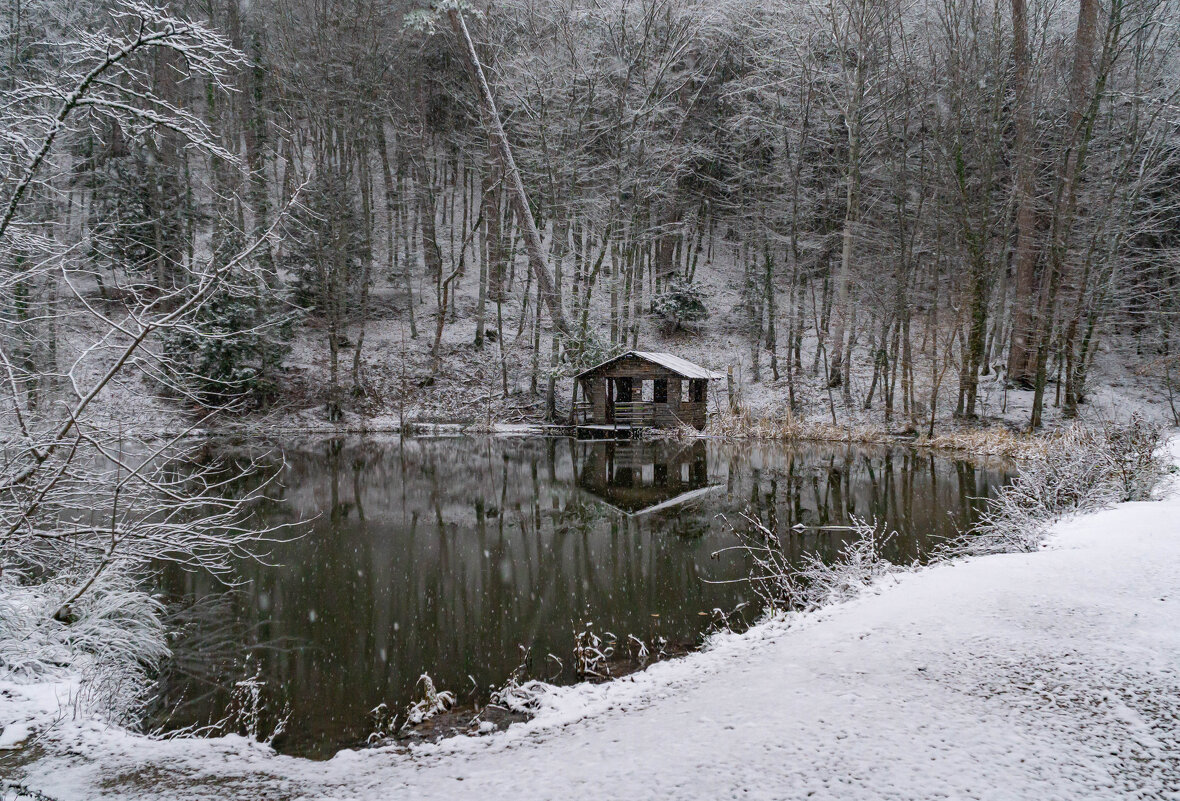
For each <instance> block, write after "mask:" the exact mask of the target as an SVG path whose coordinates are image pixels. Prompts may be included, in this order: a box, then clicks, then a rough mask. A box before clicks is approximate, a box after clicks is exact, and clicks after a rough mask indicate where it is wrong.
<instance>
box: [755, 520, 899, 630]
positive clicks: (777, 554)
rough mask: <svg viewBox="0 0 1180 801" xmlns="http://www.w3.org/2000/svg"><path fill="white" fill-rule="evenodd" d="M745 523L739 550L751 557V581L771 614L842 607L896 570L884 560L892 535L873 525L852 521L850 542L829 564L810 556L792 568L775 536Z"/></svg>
mask: <svg viewBox="0 0 1180 801" xmlns="http://www.w3.org/2000/svg"><path fill="white" fill-rule="evenodd" d="M745 519H746V522H747V523H748V524H749V529H748V530H746V531H738V532H737V533H738V536H739V537H741V539H742V544H741V545H739V546H737V547H738V550H740V551H742V552H744V553H745V554H747V556H749V558H750V560H751V562H752V567H751V572H750V581H751V583H752V585H753V587H754V589H755V591H756V592H757V593H758V594H759V596H761V598H762V599H763V601H765V603H766V605H767V607H769V608H771V609H795V610H804V611H805V610H809V609H817V608H819V607H821V606H826V605H827V604H832V603H840V602H842V601H846V600H849V599H851V598H853V597H855V596H856V594H857V593H859V592H860V591H861V590H862V589H864V588H865V587H867V586H868V585H870V584H872V583H873V581H875V580H876V579H878V578H880V577H881V576H884V575H886V574H888V573H892V572H894V571H896V570H898V569H899V568H898V567H897V566H896V565H894V564H893V563H892V562H890V561H889V560H888V559H886V558H885V557H884V547H885V544H886V543H887V542H888V541H889V540H890V538H892V537H894V536H896V532H886V531H885V530H884V528H883V527H881V526H879V525H878V524H877V523H876V521H874V522H873V523H869V522H868V521H866V520H864V519H862V518H858V517H853V518H852V523H851V525H850V526H848V530H849V531H851V532H853V539H852V540H851V541H850V542H849V543H848V544H847V545H845V546H844V548H843V549H842V550H841V552H840V555H839V556H837V557H836V559H834V560H832V561H831V562H825V561H823V559H821V558H820V557H819V556H818V555H816V554H813V553H809V554H806V555H805V556H804V557H803V559H802V561H801V562H800V563H792V562H791V561H790V560H789V559H788V557H787V555H786V552H785V551H784V549H783V547H782V542H781V541H780V540H779V537H778V534H776V533H775V532H774V531H772V530H771V529H770V528H768V527H767V526H765V525H763V524H762V523H761V522H760V521H758V520H756V519H754V518H752V517H749V516H746V517H745Z"/></svg>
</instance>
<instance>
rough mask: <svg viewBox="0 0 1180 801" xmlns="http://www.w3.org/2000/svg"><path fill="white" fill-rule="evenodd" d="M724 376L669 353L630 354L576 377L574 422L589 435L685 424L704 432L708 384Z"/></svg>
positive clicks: (608, 361) (639, 352)
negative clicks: (579, 393) (580, 397)
mask: <svg viewBox="0 0 1180 801" xmlns="http://www.w3.org/2000/svg"><path fill="white" fill-rule="evenodd" d="M722 377H723V376H722V374H721V373H715V372H713V371H712V370H708V369H706V368H704V367H701V366H700V365H697V364H693V363H692V362H690V361H688V360H687V359H681V358H680V357H679V356H673V355H672V354H671V353H650V352H646V351H637V350H632V351H628V352H627V353H624V354H623V355H621V356H616V357H615V358H613V359H608V360H607V361H605V362H603V363H602V364H599V365H597V366H595V367H591V368H590V369H589V370H584V371H582V372H581V373H579V374H578V376H577V378H576V379H575V381H576V389H575V392H577V391H581V395H582V400H581V401H580V402H575V404H574V423H575V424H576V425H578V426H579V428H581V429H582V430H583V431H584V432H585V433H589V434H593V433H595V432H596V431H611V430H627V431H630V430H633V429H637V428H672V427H675V426H677V425H681V424H683V425H690V426H692V427H693V428H695V429H697V430H700V429H703V428H704V427H705V415H706V412H707V403H708V399H709V382H710V381H713V380H716V379H719V378H722ZM576 400H577V398H576V395H575V401H576Z"/></svg>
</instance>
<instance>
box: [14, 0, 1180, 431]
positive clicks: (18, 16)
mask: <svg viewBox="0 0 1180 801" xmlns="http://www.w3.org/2000/svg"><path fill="white" fill-rule="evenodd" d="M448 9H449V11H448ZM1178 13H1180V9H1177V7H1176V4H1175V3H1173V2H1169V0H1110V1H1109V2H1099V0H1079V2H1077V3H1068V4H1061V3H1056V2H1041V0H1032V2H1029V1H1028V0H1010V2H998V0H997V2H983V1H982V0H942V1H940V2H934V1H931V2H920V1H919V2H903V1H901V0H815V1H814V2H808V3H796V2H777V0H765V1H763V2H737V1H736V0H722V1H721V2H703V1H702V2H697V1H695V0H503V1H502V2H495V3H466V2H462V3H442V4H439V6H438V7H430V6H427V5H426V4H423V3H414V2H396V1H395V2H372V1H371V0H268V1H267V2H259V1H258V0H254V1H253V2H241V0H228V1H223V0H210V2H187V1H186V2H174V3H169V4H168V5H167V6H166V7H155V6H147V5H144V4H141V3H139V2H137V1H134V0H119V1H118V2H99V1H96V2H81V3H75V2H69V0H14V2H13V3H11V4H10V7H9V9H8V11H7V13H6V15H5V17H6V18H5V20H4V23H5V24H4V27H3V40H4V51H5V54H6V55H5V58H4V67H3V70H2V72H0V84H2V85H3V87H4V94H5V97H6V100H5V102H4V104H3V107H2V108H0V130H3V132H4V136H3V140H2V142H0V170H2V171H3V174H4V193H3V194H4V197H3V203H4V207H5V212H4V216H3V219H2V221H0V248H2V252H0V259H2V260H3V264H4V267H3V269H4V275H5V280H4V284H3V287H4V289H3V292H4V298H3V308H4V312H3V314H4V331H5V334H4V336H5V342H6V344H5V351H6V353H5V361H6V369H7V371H8V375H9V379H10V380H9V382H8V383H9V385H10V386H9V389H10V392H9V393H8V394H9V403H14V404H16V405H17V406H18V407H24V408H25V409H26V413H28V410H29V409H35V408H36V407H37V406H38V404H42V405H44V404H45V403H51V402H52V400H53V398H54V397H55V393H56V392H58V391H60V389H61V387H62V385H63V384H68V383H69V380H70V376H71V374H72V373H71V371H76V370H77V369H78V365H77V364H72V363H73V362H74V360H75V359H77V360H79V361H84V362H87V363H91V364H93V365H95V367H94V369H101V367H102V366H103V365H107V364H109V363H110V362H112V361H115V360H117V359H118V358H119V355H118V354H119V353H120V350H119V348H120V347H121V345H122V344H125V343H123V340H125V339H127V338H131V339H134V338H136V337H137V336H140V335H141V334H142V336H143V343H144V348H143V350H142V351H139V352H137V355H136V356H135V357H134V359H133V361H134V362H135V363H136V367H137V368H138V370H139V372H140V373H141V374H142V375H141V377H142V381H141V383H140V384H138V385H137V388H135V389H134V390H133V394H135V395H137V396H142V395H150V396H152V397H153V398H159V399H162V402H163V403H165V405H166V407H167V408H173V409H174V408H176V404H177V403H179V404H180V405H181V406H183V407H184V408H187V409H188V410H190V411H191V412H193V413H195V414H198V415H199V414H201V413H202V411H203V410H209V409H219V408H223V407H225V406H227V405H232V406H235V407H237V408H239V409H244V410H245V411H246V412H266V410H270V411H271V413H272V414H274V413H276V410H283V411H282V414H285V415H290V414H292V413H294V412H297V411H299V410H303V409H306V410H309V414H308V415H307V416H306V417H307V419H309V420H310V419H315V420H319V421H324V420H327V421H329V422H331V421H338V420H341V419H342V418H343V417H344V416H345V415H347V414H351V415H361V416H362V417H363V416H365V415H372V414H374V413H379V412H386V413H389V412H390V411H391V410H393V409H396V410H398V414H399V415H400V416H402V417H403V418H404V416H405V415H406V414H407V409H409V410H411V414H413V413H417V414H419V415H423V414H425V415H429V414H431V413H432V411H433V413H434V414H435V415H436V416H441V417H443V418H445V416H446V414H447V413H448V412H449V413H450V414H452V415H453V416H457V417H458V418H459V419H464V415H466V416H467V417H468V418H469V417H470V416H471V415H472V414H473V412H472V408H478V409H479V410H480V411H479V414H481V415H482V414H484V412H483V411H482V410H483V409H485V408H486V409H487V412H486V413H487V414H488V415H490V416H496V417H498V418H501V419H529V420H542V419H550V420H556V419H561V417H562V415H563V414H565V412H566V408H567V406H568V404H567V397H568V393H567V391H566V390H565V389H564V387H566V386H568V381H567V379H568V377H569V376H570V375H572V374H573V373H575V372H577V370H578V369H581V368H582V367H586V366H589V365H591V364H593V363H595V362H596V361H600V360H601V358H602V357H604V356H608V355H611V354H613V353H615V352H619V351H621V350H623V349H626V348H639V349H643V348H645V347H646V348H647V349H648V350H656V349H658V350H670V351H673V352H686V353H688V354H690V355H691V356H693V357H696V358H698V359H699V360H701V361H702V362H705V363H708V364H710V366H712V367H713V368H715V369H722V370H724V369H726V368H727V367H734V366H736V367H737V371H738V373H737V375H738V381H739V383H740V384H741V385H742V386H743V387H749V389H748V390H746V392H747V395H748V397H749V398H750V404H749V405H751V406H754V407H757V408H758V410H759V411H761V412H762V413H765V414H776V415H784V414H785V415H787V416H792V415H796V416H801V417H805V416H807V415H808V414H812V415H815V414H822V415H827V414H828V413H829V412H830V415H831V417H832V419H833V420H835V419H837V418H838V417H839V418H845V417H848V416H854V415H855V416H861V417H865V416H866V415H868V414H869V410H872V412H871V415H872V417H871V419H873V420H874V421H876V422H878V423H884V424H885V425H886V426H896V427H898V428H904V427H905V426H906V424H907V422H908V424H909V425H910V426H923V427H924V425H925V422H926V420H927V418H929V422H930V428H931V431H933V428H934V421H935V419H936V417H938V416H939V415H943V416H945V417H947V418H948V419H949V418H954V419H959V420H976V419H978V418H980V417H987V416H988V415H989V414H992V413H995V412H997V411H998V408H997V407H998V402H997V401H995V399H994V398H991V406H990V407H987V406H986V403H987V401H985V400H984V399H983V395H984V388H985V386H986V387H987V388H988V392H989V397H991V396H992V395H994V393H992V392H991V388H993V387H995V386H999V385H1003V387H1004V393H1005V394H1004V397H1005V401H1006V399H1007V391H1008V390H1009V389H1011V390H1014V391H1017V392H1024V393H1029V395H1028V399H1027V402H1025V403H1024V404H1023V406H1022V407H1021V414H1022V415H1023V417H1022V420H1021V422H1022V424H1023V425H1025V426H1029V427H1032V428H1037V427H1039V426H1041V424H1042V422H1043V421H1044V419H1045V415H1046V411H1045V410H1046V407H1049V408H1052V409H1056V410H1059V412H1060V416H1061V417H1063V418H1066V419H1068V418H1072V417H1076V416H1077V415H1078V414H1079V410H1081V409H1083V408H1084V405H1085V403H1086V400H1087V397H1088V395H1089V394H1090V392H1091V390H1092V389H1093V388H1094V386H1095V385H1096V384H1097V385H1100V384H1101V383H1102V381H1103V373H1102V371H1101V370H1096V368H1095V364H1096V360H1098V355H1099V354H1100V353H1102V352H1104V350H1105V351H1110V352H1111V353H1112V354H1114V355H1113V356H1112V357H1111V358H1112V360H1114V361H1116V362H1117V363H1118V364H1119V366H1120V368H1123V369H1125V370H1128V371H1130V373H1131V374H1132V375H1134V376H1137V378H1136V379H1135V380H1137V381H1141V382H1144V381H1145V382H1148V384H1149V385H1150V390H1149V394H1150V395H1152V396H1154V397H1155V398H1156V399H1157V400H1161V401H1162V400H1164V399H1165V396H1166V401H1167V402H1169V403H1170V402H1171V397H1172V391H1173V373H1175V372H1176V371H1177V364H1176V355H1175V344H1174V342H1173V340H1174V339H1175V335H1176V332H1177V326H1176V321H1177V313H1178V311H1180V286H1178V283H1177V263H1178V261H1177V245H1178V243H1180V207H1178V200H1180V191H1178V187H1180V138H1178V137H1180V132H1178V129H1177V123H1178V120H1180V109H1178V107H1177V103H1176V101H1177V97H1176V95H1177V92H1178V91H1180V81H1178V80H1177V76H1178V74H1180V72H1178V64H1177V34H1176V23H1177V20H1178ZM448 15H450V16H452V17H457V18H458V19H461V20H465V25H466V26H467V27H469V29H470V31H471V39H472V41H473V43H474V47H473V49H472V53H471V56H469V55H468V53H467V51H466V48H465V47H464V42H463V40H462V37H460V36H457V35H456V30H458V29H457V28H455V26H454V25H452V24H449V23H448V19H447V18H448ZM116 52H117V53H118V54H119V57H117V58H115V57H112V54H113V53H116ZM473 61H474V63H475V64H477V65H479V67H480V68H481V70H482V73H483V74H485V75H486V76H487V78H486V85H487V86H488V87H489V91H490V96H491V97H493V98H494V101H493V102H494V108H495V110H496V113H495V115H494V116H495V119H494V120H493V119H490V117H489V114H488V106H487V104H486V103H483V102H481V93H480V91H479V90H478V89H477V84H476V82H473V76H475V73H474V72H472V66H473ZM501 123H502V126H503V131H504V132H505V133H506V141H507V143H508V144H509V145H510V150H509V151H507V152H508V154H509V157H510V158H512V159H513V160H512V163H511V164H510V165H509V164H508V163H507V162H506V161H505V159H504V157H503V154H502V153H501V152H500V151H499V148H498V145H497V139H496V137H495V135H492V136H491V138H489V134H492V132H493V130H494V127H499V126H500V124H501ZM516 173H519V183H520V184H521V185H522V188H523V192H524V196H525V198H527V204H526V206H527V211H526V212H525V213H524V214H523V215H522V213H521V211H522V209H523V208H526V206H521V205H520V204H518V203H516V202H515V196H514V186H515V183H514V182H515V181H516V180H517V179H516V177H515V176H516ZM526 218H527V219H526ZM530 229H531V231H532V235H533V237H535V241H533V242H532V243H531V244H530V239H529V233H530ZM179 308H183V309H184V310H183V312H182V313H178V312H177V310H178V309H179ZM129 320H134V321H136V322H135V324H133V325H127V324H126V321H129ZM108 351H109V352H108ZM1098 361H1100V360H1098ZM71 365H72V366H71ZM1153 382H1154V383H1153ZM169 404H170V406H168V405H169ZM463 404H467V406H466V407H464V406H463ZM1004 405H1005V406H1007V403H1006V402H1005V404H1004ZM310 410H314V414H311V413H310Z"/></svg>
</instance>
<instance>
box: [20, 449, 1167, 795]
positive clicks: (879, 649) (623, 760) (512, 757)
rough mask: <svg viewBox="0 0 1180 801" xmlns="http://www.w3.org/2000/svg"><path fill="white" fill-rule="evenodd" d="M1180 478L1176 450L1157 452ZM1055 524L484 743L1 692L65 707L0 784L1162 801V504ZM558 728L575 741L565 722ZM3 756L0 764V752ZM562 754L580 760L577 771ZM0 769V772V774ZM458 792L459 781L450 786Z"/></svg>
mask: <svg viewBox="0 0 1180 801" xmlns="http://www.w3.org/2000/svg"><path fill="white" fill-rule="evenodd" d="M1170 447H1171V451H1172V462H1173V464H1180V441H1177V440H1176V439H1173V440H1172V442H1171V443H1170ZM1175 484H1176V481H1175V479H1174V478H1173V479H1170V480H1167V481H1165V485H1166V486H1165V488H1164V490H1163V492H1164V493H1166V495H1167V497H1165V498H1163V499H1162V500H1157V501H1151V502H1136V503H1126V504H1121V505H1119V506H1116V507H1114V508H1111V509H1108V510H1105V511H1102V512H1098V513H1095V514H1089V515H1082V516H1078V517H1075V518H1073V519H1072V520H1067V521H1064V522H1062V523H1059V524H1057V525H1056V526H1054V528H1053V531H1052V536H1051V539H1050V542H1049V545H1048V546H1047V547H1045V548H1043V549H1042V550H1039V551H1037V552H1034V553H1029V554H1007V555H999V556H985V557H976V558H971V559H964V560H958V561H954V562H950V563H944V564H940V565H936V566H934V567H931V568H927V569H923V570H919V571H916V572H904V573H899V574H891V575H890V576H887V577H886V578H885V579H884V580H881V581H878V582H877V583H875V584H874V585H873V586H872V587H871V588H870V589H869V590H867V591H866V592H864V593H862V594H861V595H860V596H858V597H857V598H855V599H854V600H852V601H849V602H846V603H843V604H838V605H835V606H831V607H825V608H823V609H820V610H818V611H816V612H811V613H805V614H797V613H796V614H791V615H787V616H782V617H778V618H773V619H770V620H768V621H765V622H763V623H761V624H759V625H757V626H755V627H754V628H753V629H751V630H750V631H748V632H746V633H744V634H741V635H733V634H724V635H719V636H717V637H715V638H714V639H713V640H712V641H711V642H710V643H709V644H708V646H707V647H706V649H705V650H703V651H701V652H698V653H695V654H691V655H689V656H687V657H684V658H682V659H678V660H674V661H670V662H662V663H658V664H655V665H653V666H651V667H649V668H648V669H647V670H645V671H643V672H642V673H638V674H634V675H632V676H628V677H625V678H622V679H619V680H616V681H613V682H610V683H607V684H603V685H585V684H583V685H576V686H572V687H561V688H552V689H549V690H547V691H546V693H545V696H544V698H543V700H542V703H541V708H540V710H539V713H538V714H537V716H536V717H535V718H533V719H532V720H530V721H528V722H525V723H520V724H516V725H513V726H512V727H510V728H509V729H508V730H507V731H505V732H502V733H498V734H494V735H491V736H488V737H479V738H471V737H461V738H453V739H450V740H445V741H443V742H441V743H438V744H433V745H421V746H418V747H417V748H415V749H414V751H413V753H412V754H409V755H407V754H405V753H404V752H403V751H402V750H401V749H397V748H376V749H372V750H365V751H348V750H345V751H341V752H340V753H339V754H337V756H336V757H335V758H333V759H332V760H329V761H328V762H319V763H317V762H309V761H306V760H301V759H297V758H292V757H284V756H277V755H275V754H273V752H271V751H270V749H268V748H266V747H264V746H261V745H259V744H257V743H252V742H250V741H248V740H245V739H244V738H241V737H236V736H234V737H222V738H217V739H211V740H185V739H173V740H151V739H149V738H146V737H143V736H140V735H134V734H131V733H128V732H125V731H120V730H116V729H112V728H109V727H104V726H102V725H100V724H98V723H96V722H93V721H84V722H79V721H71V720H66V719H65V718H68V717H69V714H68V705H67V706H65V707H62V706H61V702H60V700H59V699H62V698H68V695H69V692H70V687H69V686H68V685H66V684H63V685H57V686H51V685H31V686H30V685H14V684H11V683H4V684H0V693H2V694H3V697H4V698H5V704H4V705H3V709H4V713H3V717H4V720H3V721H0V722H3V723H5V724H6V729H5V736H4V737H3V739H4V741H5V743H6V744H7V740H9V739H10V738H9V737H8V736H7V734H8V732H9V731H10V729H9V728H8V727H10V726H13V725H16V726H17V727H18V728H17V732H18V733H20V732H21V729H20V728H19V727H23V728H24V731H25V732H29V731H36V730H37V729H39V728H41V727H44V726H45V725H46V723H48V722H49V721H50V720H52V719H54V717H56V716H57V715H58V711H59V709H61V708H64V709H66V710H67V712H65V713H64V715H63V719H61V720H59V721H58V723H57V725H56V726H55V727H54V728H53V730H52V732H51V733H50V735H49V736H48V737H47V738H45V740H44V741H43V742H41V743H40V744H39V746H38V748H39V751H40V753H39V755H38V756H37V758H36V759H34V760H33V761H31V762H30V763H29V764H26V765H23V766H20V767H17V766H15V765H14V766H13V767H12V768H11V769H9V768H6V769H5V773H6V774H10V775H12V776H13V777H18V776H19V777H20V778H21V779H22V780H23V781H24V782H26V783H27V784H28V786H29V787H31V788H35V789H37V790H39V791H42V792H45V793H46V794H47V795H48V796H49V797H50V798H54V799H62V801H67V799H83V798H86V799H89V798H106V797H109V798H144V799H148V798H161V799H163V798H168V799H188V798H192V799H198V798H213V797H217V798H227V797H230V798H257V797H265V796H268V795H272V794H273V795H278V796H281V797H290V798H307V799H312V798H358V799H367V798H378V797H382V798H384V797H388V794H389V793H390V792H391V791H396V790H398V789H403V790H405V791H406V792H407V793H408V794H409V795H408V796H407V797H411V796H412V797H415V798H451V797H454V795H455V793H456V791H457V790H458V789H459V788H460V787H461V789H462V791H463V793H464V794H465V795H466V794H468V793H470V794H472V796H473V797H488V798H498V797H512V798H554V797H558V796H565V797H574V798H576V797H585V796H588V795H593V794H597V793H599V792H601V791H602V789H603V788H607V787H627V788H628V797H631V798H640V797H670V796H677V797H686V798H698V797H699V798H717V797H728V796H729V795H731V794H736V793H739V792H742V793H743V794H744V795H746V796H747V797H755V798H758V797H766V798H782V797H796V796H800V797H801V796H804V795H807V794H808V793H814V795H813V796H812V797H819V798H825V797H830V798H915V797H931V796H936V795H945V796H949V797H956V798H984V797H999V796H998V795H997V794H999V795H1002V796H1003V797H1005V798H1044V797H1049V796H1051V795H1052V794H1054V793H1058V794H1060V795H1061V796H1062V797H1070V798H1083V797H1092V798H1110V797H1112V796H1113V795H1119V796H1120V797H1139V798H1165V797H1168V796H1167V795H1166V793H1167V792H1168V788H1172V789H1173V790H1174V789H1175V788H1176V787H1177V786H1180V739H1178V736H1180V735H1178V732H1177V726H1176V720H1177V719H1180V681H1178V680H1177V676H1180V632H1177V631H1176V628H1175V625H1174V622H1175V620H1176V614H1177V604H1180V595H1177V594H1176V592H1175V588H1176V587H1177V586H1180V529H1178V527H1177V525H1176V523H1175V520H1176V519H1177V516H1178V515H1180V497H1178V496H1177V493H1176V487H1175ZM573 724H577V725H573ZM0 753H3V752H0ZM571 753H578V754H581V755H583V756H585V757H587V758H585V759H578V760H576V763H575V762H574V761H573V760H569V759H567V756H568V755H569V754H571ZM0 764H4V761H3V757H0ZM457 781H463V782H464V784H463V785H457V784H456V782H457Z"/></svg>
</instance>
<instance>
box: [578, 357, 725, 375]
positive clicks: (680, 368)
mask: <svg viewBox="0 0 1180 801" xmlns="http://www.w3.org/2000/svg"><path fill="white" fill-rule="evenodd" d="M628 356H634V357H635V358H637V359H643V360H644V361H647V362H652V363H653V364H658V365H659V366H660V367H663V368H664V369H666V370H670V371H672V372H673V373H676V374H677V375H678V376H680V377H681V378H704V379H718V378H724V377H725V376H724V375H722V374H721V373H718V372H715V371H713V370H709V369H707V368H705V367H701V366H700V365H699V364H693V363H692V362H690V361H689V360H688V359H682V358H680V357H679V356H673V355H672V354H671V353H656V352H654V351H646V350H629V351H627V352H626V353H621V354H619V355H618V356H615V357H614V358H611V359H607V360H606V361H604V362H602V363H601V364H596V365H594V366H593V367H591V368H589V369H586V370H583V371H582V372H580V373H578V375H577V377H578V378H581V377H582V376H584V375H586V374H588V373H593V372H594V371H595V370H601V369H602V368H603V367H606V366H607V365H608V364H613V363H614V362H617V361H618V360H619V359H625V358H627V357H628Z"/></svg>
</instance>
